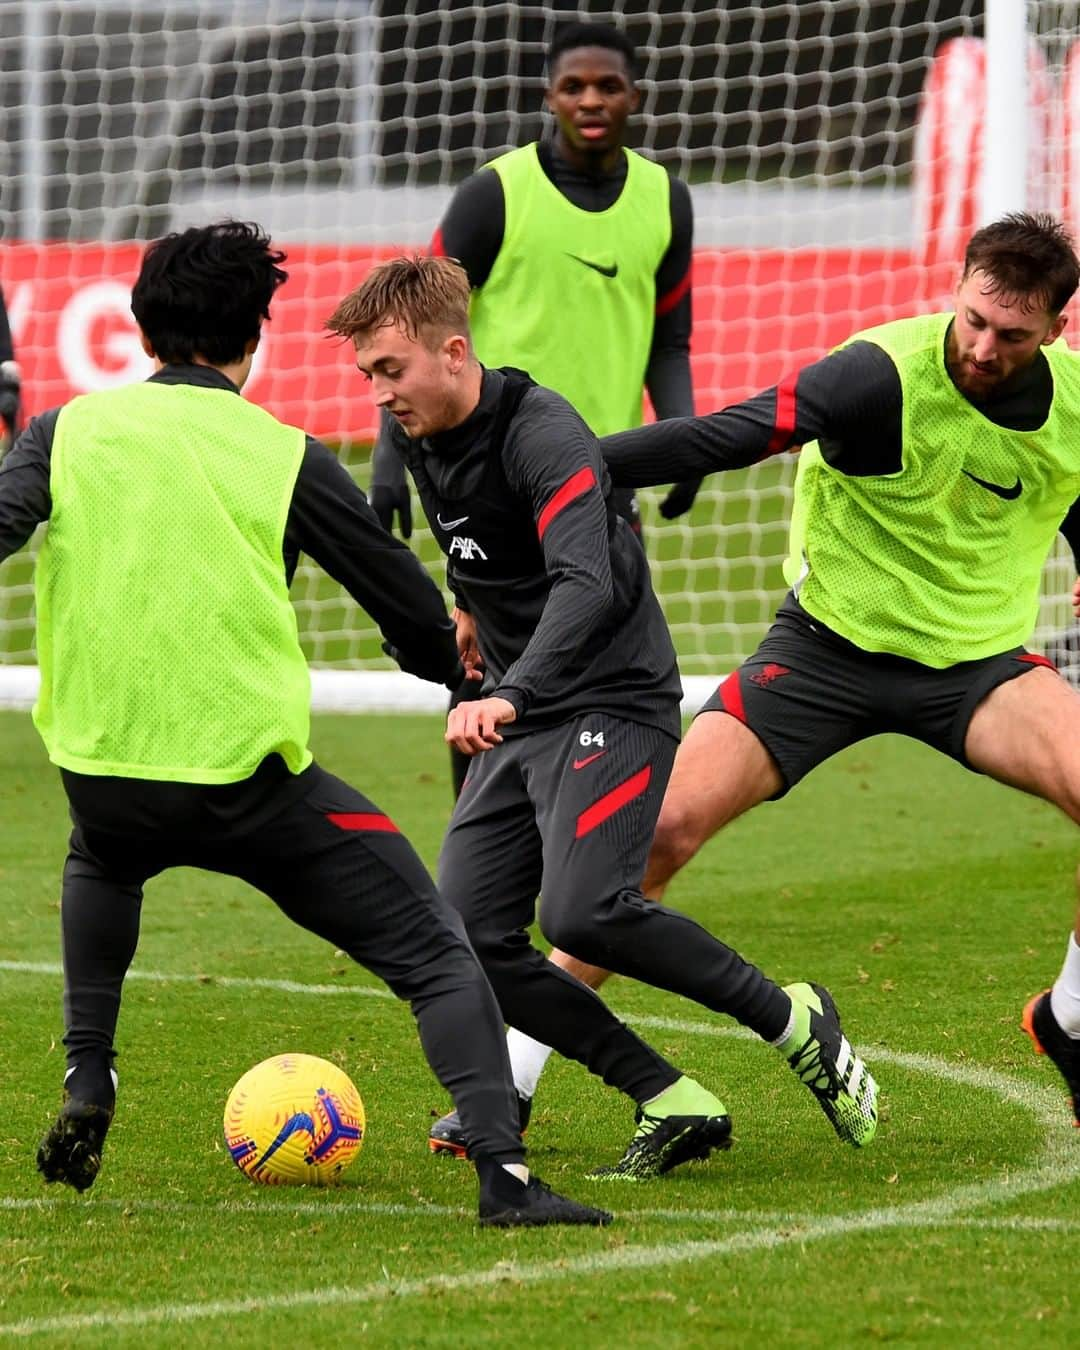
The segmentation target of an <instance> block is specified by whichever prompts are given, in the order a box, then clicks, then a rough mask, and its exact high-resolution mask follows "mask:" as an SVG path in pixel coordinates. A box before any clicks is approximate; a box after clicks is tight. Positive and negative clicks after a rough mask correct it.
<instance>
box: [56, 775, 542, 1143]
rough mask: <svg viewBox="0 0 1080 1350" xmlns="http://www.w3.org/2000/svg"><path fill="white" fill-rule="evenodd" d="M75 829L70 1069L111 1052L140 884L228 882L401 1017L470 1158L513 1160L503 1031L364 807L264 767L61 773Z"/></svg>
mask: <svg viewBox="0 0 1080 1350" xmlns="http://www.w3.org/2000/svg"><path fill="white" fill-rule="evenodd" d="M64 785H65V788H66V789H67V791H68V796H69V799H70V801H71V806H72V819H73V821H74V825H75V828H74V830H73V831H72V835H71V845H70V853H69V855H68V859H67V863H66V865H65V868H64V885H63V900H62V910H61V916H62V929H63V944H64V1015H65V1023H66V1028H67V1032H66V1035H65V1038H64V1041H65V1045H66V1046H67V1050H68V1061H69V1064H74V1063H76V1062H77V1061H78V1059H79V1057H80V1055H81V1054H82V1053H83V1052H84V1051H86V1050H87V1049H90V1048H101V1049H106V1050H111V1049H112V1047H113V1039H114V1034H115V1030H116V1022H117V1016H118V1014H119V1011H120V994H121V986H122V984H123V980H124V976H125V974H126V973H127V969H128V966H129V965H130V963H131V960H132V958H133V957H134V955H135V948H136V944H137V942H138V936H139V916H140V910H141V905H142V895H143V884H144V882H146V881H147V880H148V879H149V878H150V877H152V876H155V875H156V874H157V873H159V872H163V871H165V870H166V869H167V868H170V867H199V868H203V869H205V870H207V871H211V872H220V873H223V874H225V875H227V876H234V877H239V878H240V879H241V880H243V881H246V882H248V883H249V884H250V885H252V886H254V887H255V888H256V889H257V890H260V891H262V892H263V893H264V894H265V895H267V896H269V897H270V899H271V900H273V902H274V903H275V904H276V905H277V906H278V907H279V908H280V909H281V910H282V911H283V912H284V913H285V914H286V915H288V917H289V918H290V919H292V920H293V921H294V922H295V923H297V924H299V925H300V926H301V927H302V928H306V929H308V930H310V931H311V932H313V933H316V934H318V935H319V937H322V938H325V939H326V940H327V941H328V942H332V943H333V944H334V945H335V946H336V947H339V948H340V949H341V950H342V951H345V952H347V953H348V954H349V955H350V956H351V957H352V958H353V960H355V961H358V962H359V963H360V964H361V965H362V966H364V967H366V968H367V969H368V970H370V971H371V972H372V973H373V974H375V975H377V976H378V977H379V978H380V979H382V980H384V981H385V982H386V983H387V984H388V985H389V986H390V988H391V990H392V991H393V992H394V993H395V994H396V995H397V996H398V998H401V999H404V1000H406V1001H407V1002H408V1003H409V1004H410V1005H411V1007H412V1011H413V1015H414V1017H415V1018H416V1021H417V1026H418V1028H419V1032H420V1040H421V1043H422V1045H423V1048H424V1052H425V1054H426V1055H427V1059H428V1062H429V1064H430V1065H431V1067H432V1069H433V1070H434V1072H435V1074H436V1076H437V1077H438V1079H439V1081H440V1082H441V1083H442V1084H443V1085H444V1086H445V1087H446V1088H447V1090H448V1091H449V1093H450V1095H451V1097H452V1098H453V1100H454V1104H455V1106H456V1107H457V1110H458V1112H459V1113H460V1115H461V1118H462V1121H463V1123H464V1125H465V1130H466V1133H467V1135H468V1137H469V1139H470V1140H471V1141H472V1150H471V1151H472V1152H473V1153H474V1154H476V1155H482V1156H485V1157H490V1158H494V1159H497V1160H499V1161H501V1162H514V1161H519V1160H520V1159H521V1158H522V1157H523V1156H524V1150H523V1148H522V1144H521V1137H520V1134H519V1132H518V1128H517V1123H516V1122H517V1102H516V1098H515V1095H514V1090H513V1084H512V1080H511V1077H510V1068H509V1061H508V1059H507V1054H506V1043H505V1036H504V1031H503V1022H502V1018H501V1016H500V1013H499V1009H498V1006H497V1004H496V1001H495V998H494V997H493V995H492V991H491V988H490V986H489V984H488V982H487V980H486V979H485V978H484V975H483V972H482V970H481V968H480V965H479V963H478V961H477V959H476V956H475V954H474V953H473V951H472V948H471V947H470V945H469V943H468V941H467V939H466V937H465V935H464V932H463V929H462V924H461V921H460V919H459V918H458V916H457V915H456V914H455V913H454V912H453V911H451V910H450V909H449V907H448V906H446V905H445V904H444V903H443V901H442V900H441V898H440V897H439V895H438V893H437V892H436V890H435V887H434V885H433V883H432V881H431V878H430V877H429V876H428V874H427V872H426V870H425V869H424V866H423V864H422V863H421V862H420V859H419V858H418V857H417V855H416V853H415V852H414V850H413V848H412V846H411V844H410V843H409V842H408V840H407V839H406V838H405V836H404V835H402V834H400V833H398V831H397V829H396V827H395V826H394V825H393V824H392V822H391V821H390V820H389V819H388V818H387V817H386V816H385V815H384V814H383V813H382V812H380V811H379V809H378V808H377V807H376V806H375V805H374V804H373V803H372V802H371V801H370V800H369V799H368V798H367V797H365V796H363V795H362V794H361V793H359V792H357V791H356V790H355V789H353V788H351V787H349V786H348V784H346V783H343V782H342V781H341V780H340V779H338V778H335V777H333V776H332V775H331V774H329V773H326V772H325V771H324V770H323V769H321V768H320V767H319V766H318V765H315V764H313V765H311V766H310V767H309V768H308V769H306V770H305V771H304V772H303V773H302V774H299V775H296V776H293V775H290V774H288V772H287V771H286V770H285V768H284V765H283V764H282V763H281V761H280V760H279V759H278V758H277V757H276V756H271V757H269V758H268V759H267V760H266V761H264V763H263V765H262V766H260V769H259V771H258V772H257V773H256V775H255V776H254V777H253V778H252V779H248V780H246V782H245V783H242V784H230V785H227V786H225V787H200V786H196V785H191V784H176V783H151V782H146V781H144V780H135V779H115V778H114V779H108V778H92V777H89V776H86V775H77V774H70V773H65V774H64Z"/></svg>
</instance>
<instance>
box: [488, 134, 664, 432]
mask: <svg viewBox="0 0 1080 1350" xmlns="http://www.w3.org/2000/svg"><path fill="white" fill-rule="evenodd" d="M623 153H624V154H625V155H626V182H625V183H624V184H623V188H622V191H621V192H620V193H619V196H618V199H617V200H616V201H615V202H614V203H613V204H612V205H611V206H609V207H608V209H607V210H606V211H584V210H582V209H581V207H578V206H575V205H574V204H573V203H572V202H571V201H568V200H567V198H566V197H564V196H563V194H562V193H561V192H560V191H559V189H558V188H557V187H556V186H555V184H554V183H553V182H552V181H551V180H550V179H549V178H548V176H547V174H545V173H544V170H543V167H542V166H541V164H540V160H539V158H538V156H537V151H536V145H535V144H533V145H526V146H522V148H521V149H520V150H511V151H510V153H509V154H506V155H501V156H500V157H499V158H498V159H495V160H492V161H491V163H490V164H489V165H487V166H486V167H487V168H489V169H491V170H492V172H494V173H497V174H498V175H499V178H500V179H501V180H502V187H503V200H504V202H505V209H506V221H505V225H504V228H503V242H502V247H501V248H500V249H499V254H498V257H497V258H496V259H495V265H494V266H493V267H492V269H491V272H490V274H489V276H488V278H487V280H486V281H485V282H484V284H483V286H481V287H480V288H479V289H478V290H475V291H473V294H472V303H471V307H470V311H469V323H470V327H471V329H472V336H473V345H474V347H475V350H476V354H477V356H478V357H479V359H480V360H481V361H482V362H483V363H484V365H486V366H517V367H519V368H520V369H522V370H526V371H528V373H529V374H530V375H531V376H532V378H533V379H534V380H535V381H536V382H537V383H538V384H543V385H546V386H547V387H548V388H550V389H555V390H557V391H558V392H559V393H560V394H562V396H563V398H565V399H568V400H569V401H570V402H571V403H572V404H573V405H574V407H575V408H576V409H577V410H578V412H579V413H581V415H582V417H583V418H584V419H585V421H586V422H587V423H588V424H589V427H590V428H591V429H592V431H593V432H594V433H595V434H596V435H597V436H606V435H609V434H610V433H612V432H615V431H625V430H627V429H628V428H629V427H636V426H638V425H639V424H640V422H641V417H642V406H641V390H642V387H643V385H644V383H645V368H646V366H647V365H648V361H649V351H650V348H651V346H652V333H653V321H654V317H655V311H656V269H657V267H659V265H660V261H661V259H662V258H663V256H664V254H665V253H666V252H667V249H668V245H669V244H670V242H671V208H670V203H669V191H670V187H669V183H668V176H667V172H666V171H665V170H664V169H663V168H661V167H660V165H659V164H653V163H652V161H651V160H647V159H644V158H642V156H641V155H637V154H635V153H634V152H633V151H632V150H626V151H624V152H623ZM540 290H542V291H543V293H544V299H543V300H542V301H540V300H538V298H537V293H538V292H539V291H540Z"/></svg>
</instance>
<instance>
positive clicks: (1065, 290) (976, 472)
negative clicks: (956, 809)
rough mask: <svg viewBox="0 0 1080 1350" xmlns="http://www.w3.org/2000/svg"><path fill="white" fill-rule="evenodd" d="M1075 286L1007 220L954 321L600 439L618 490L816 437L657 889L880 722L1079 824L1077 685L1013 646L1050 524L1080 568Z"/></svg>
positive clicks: (682, 774)
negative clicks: (1072, 341) (761, 612)
mask: <svg viewBox="0 0 1080 1350" xmlns="http://www.w3.org/2000/svg"><path fill="white" fill-rule="evenodd" d="M1078 280H1080V263H1078V260H1077V256H1076V252H1075V248H1074V244H1073V240H1072V238H1071V237H1070V235H1069V234H1068V232H1067V231H1066V230H1065V229H1064V228H1063V227H1062V226H1061V225H1060V224H1059V223H1058V222H1057V221H1056V220H1054V219H1053V218H1052V217H1050V216H1046V215H1027V214H1016V215H1010V216H1006V217H1004V218H1003V219H1001V220H998V221H995V222H994V223H993V224H991V225H987V226H985V227H984V228H983V229H981V230H978V231H977V232H976V233H975V234H974V235H973V236H972V238H971V240H970V242H969V244H968V248H967V251H966V255H965V259H964V267H963V272H962V274H961V277H960V280H959V283H958V285H957V288H956V296H955V300H956V309H955V313H944V314H931V315H926V316H923V317H920V318H912V319H901V320H899V321H897V322H895V323H891V324H885V325H883V326H882V327H879V328H872V329H870V330H868V331H867V332H863V333H857V334H856V335H855V336H854V337H852V338H850V339H849V340H848V341H847V342H846V343H844V344H843V345H842V346H841V347H840V348H839V349H838V350H837V351H835V352H834V353H833V354H832V355H830V356H827V357H825V358H824V359H823V360H821V361H817V362H815V363H814V364H813V365H810V366H807V367H806V368H805V369H803V370H802V371H800V372H798V373H797V374H795V375H792V376H790V377H789V378H787V379H785V380H784V381H782V382H781V383H780V384H779V385H777V386H776V387H774V388H772V389H768V390H766V391H765V392H764V393H761V394H759V395H757V396H756V397H755V398H752V399H749V400H747V401H746V402H745V403H741V404H738V405H736V406H734V407H731V408H726V409H724V410H723V411H722V412H717V413H713V414H711V415H710V416H708V417H696V418H690V419H686V420H683V421H678V422H665V423H662V424H657V425H656V426H654V427H644V428H641V429H640V430H637V431H631V432H626V433H624V434H622V435H618V436H613V437H609V438H608V439H607V440H605V441H604V442H603V443H602V446H601V448H602V450H603V453H604V457H605V460H606V462H607V464H608V467H609V469H610V471H611V474H612V477H613V478H614V479H615V480H616V481H618V482H621V483H623V484H628V485H629V484H633V485H641V484H644V483H655V482H660V481H662V480H663V478H664V477H665V476H666V475H667V473H668V472H669V471H670V468H671V467H672V466H677V471H678V472H680V473H688V474H689V473H707V472H710V471H713V470H718V469H725V468H735V467H739V466H744V465H747V464H752V463H754V462H755V461H757V460H759V459H762V458H764V457H765V456H767V455H770V454H774V453H776V452H778V451H781V450H786V449H789V448H791V447H793V446H798V445H803V446H804V449H803V451H802V458H801V462H800V464H799V473H798V478H797V481H796V488H795V506H794V513H793V519H792V547H791V553H790V557H789V559H788V567H787V576H788V581H789V582H790V583H791V592H790V593H789V595H788V596H787V598H786V599H785V600H784V602H783V604H782V605H781V607H780V610H779V613H778V614H777V616H776V622H775V623H774V625H773V627H772V628H771V629H770V631H769V633H768V634H767V635H766V637H765V639H764V641H763V642H762V643H761V646H760V647H759V648H758V650H757V651H756V652H755V653H754V655H753V656H751V657H750V658H749V660H748V661H746V662H745V663H744V664H743V666H742V667H741V668H740V669H739V670H737V671H736V672H735V673H734V674H733V675H731V676H730V677H729V678H728V679H727V680H726V681H725V682H724V683H723V684H722V685H721V686H720V688H719V689H718V690H717V691H716V693H715V694H714V695H713V697H712V698H711V699H709V701H708V702H707V703H706V704H705V706H704V708H703V709H702V713H701V715H700V716H699V717H698V718H697V719H696V721H695V722H694V724H693V726H692V727H691V728H690V731H689V732H688V734H687V736H686V739H685V740H684V741H683V743H682V745H681V746H680V748H679V753H678V755H677V756H676V760H675V768H674V771H673V773H672V777H671V783H670V785H669V787H668V791H667V795H666V797H665V799H664V804H663V807H662V808H661V811H660V816H659V821H658V824H657V830H656V838H655V841H654V844H653V850H652V855H651V857H650V860H649V864H648V867H647V869H646V875H645V883H644V886H645V889H646V891H647V892H648V893H649V894H650V895H653V896H658V895H660V894H662V893H663V891H664V888H665V887H666V885H667V883H668V881H669V880H670V879H671V877H672V876H673V875H674V874H675V872H677V871H678V869H679V868H680V867H682V866H683V865H684V864H685V863H686V862H688V861H689V859H690V858H692V857H693V856H694V854H695V853H696V852H697V851H698V850H699V849H700V848H701V847H702V845H703V844H704V843H705V842H706V841H707V840H708V839H710V838H711V837H712V836H713V835H714V834H715V833H716V832H717V831H718V830H720V829H721V828H722V827H723V826H724V825H726V824H727V823H728V821H730V820H733V819H735V817H737V816H739V815H741V814H742V813H743V812H744V811H747V810H749V809H750V808H751V807H753V806H755V805H757V803H759V802H762V801H768V800H772V799H773V798H776V797H778V796H781V795H782V794H783V793H785V792H786V791H787V790H788V789H789V788H791V787H792V786H794V784H795V783H797V782H798V781H799V780H800V779H801V778H802V777H804V776H805V775H806V774H807V773H809V772H810V770H811V769H813V768H814V767H815V766H816V765H818V764H820V763H821V762H822V761H823V760H825V759H827V758H828V757H829V756H830V755H832V754H834V753H835V752H836V751H837V750H841V749H843V748H844V747H845V746H848V745H852V744H853V743H855V742H856V741H859V740H861V739H863V738H864V737H866V736H873V735H876V734H878V733H880V732H886V731H892V732H899V733H901V734H904V735H908V736H913V737H915V738H916V739H918V740H921V741H924V742H925V743H926V744H928V745H932V746H934V747H935V748H936V749H938V750H941V751H942V752H943V753H944V754H946V755H949V756H951V757H952V758H953V759H956V760H957V761H958V762H959V763H961V764H964V765H966V766H967V767H968V768H971V769H974V770H975V771H976V772H978V773H984V774H987V775H989V776H990V777H991V778H996V779H997V780H998V781H999V782H1002V783H1007V784H1009V785H1010V786H1012V787H1017V788H1020V789H1021V790H1022V791H1024V792H1030V793H1031V794H1033V795H1034V796H1037V797H1042V798H1044V799H1045V800H1046V801H1049V802H1053V803H1054V805H1056V806H1058V807H1060V808H1061V810H1063V811H1064V812H1065V813H1066V814H1067V815H1068V816H1069V817H1070V818H1071V819H1072V820H1074V821H1080V694H1078V693H1077V691H1076V690H1075V689H1073V688H1071V687H1070V686H1069V684H1068V683H1067V682H1066V681H1065V680H1063V679H1062V678H1061V677H1060V676H1059V675H1058V674H1057V673H1056V671H1055V670H1054V669H1053V667H1052V665H1051V663H1050V662H1049V661H1048V660H1047V659H1046V658H1045V657H1044V656H1039V655H1036V654H1035V653H1032V652H1029V651H1027V650H1026V649H1025V647H1024V646H1023V643H1024V642H1025V641H1026V640H1027V638H1028V637H1029V635H1030V633H1031V630H1032V628H1033V626H1034V623H1035V618H1036V615H1037V612H1038V602H1039V585H1040V577H1041V572H1042V566H1043V563H1044V561H1045V559H1046V556H1047V554H1048V553H1049V551H1050V548H1051V545H1052V544H1053V541H1054V537H1055V535H1056V533H1057V531H1058V529H1059V528H1060V529H1061V530H1062V532H1063V533H1064V534H1065V537H1066V538H1067V540H1068V542H1069V544H1070V546H1071V548H1072V551H1073V554H1074V557H1075V558H1076V561H1077V570H1078V571H1080V438H1078V437H1077V431H1076V428H1077V425H1078V422H1080V355H1078V354H1077V353H1076V352H1073V351H1070V350H1069V348H1068V347H1066V346H1065V344H1064V342H1062V341H1059V339H1060V337H1061V334H1062V331H1063V329H1064V327H1065V322H1066V318H1065V314H1064V312H1063V311H1064V309H1065V306H1066V305H1067V304H1068V302H1069V301H1070V299H1071V298H1072V297H1073V295H1074V294H1075V292H1076V289H1077V284H1078ZM1073 605H1074V609H1075V610H1077V611H1078V612H1080V581H1078V582H1077V583H1076V585H1075V587H1074V588H1073ZM1078 936H1080V917H1078V920H1077V926H1076V929H1075V930H1074V933H1073V934H1072V936H1071V937H1070V938H1069V942H1068V947H1067V951H1066V955H1065V961H1064V964H1063V967H1062V970H1061V973H1060V975H1059V976H1058V978H1057V981H1056V982H1055V984H1054V986H1053V988H1052V989H1051V990H1048V991H1046V992H1045V993H1043V994H1040V995H1037V996H1036V997H1035V998H1033V999H1032V1000H1031V1001H1030V1002H1029V1003H1028V1005H1027V1007H1026V1008H1025V1010H1024V1015H1023V1026H1024V1029H1025V1030H1026V1031H1027V1032H1028V1033H1029V1034H1030V1035H1031V1037H1032V1039H1033V1041H1034V1043H1035V1046H1036V1048H1037V1049H1038V1050H1039V1051H1040V1052H1044V1053H1046V1054H1047V1055H1049V1057H1050V1058H1051V1059H1052V1060H1053V1062H1054V1063H1055V1064H1056V1065H1057V1067H1058V1069H1059V1070H1060V1071H1061V1073H1062V1075H1063V1077H1064V1078H1065V1081H1066V1083H1067V1084H1068V1087H1069V1092H1070V1094H1071V1096H1072V1103H1073V1112H1074V1115H1075V1117H1076V1120H1077V1123H1078V1124H1080V946H1078V944H1077V938H1078ZM575 973H578V974H579V975H580V976H581V977H582V978H588V979H589V982H590V983H591V984H592V985H593V986H594V987H595V986H596V985H597V984H598V983H599V982H600V979H599V978H598V976H599V972H597V971H592V972H590V971H588V970H587V969H585V968H581V969H580V970H577V971H576V972H575Z"/></svg>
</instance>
